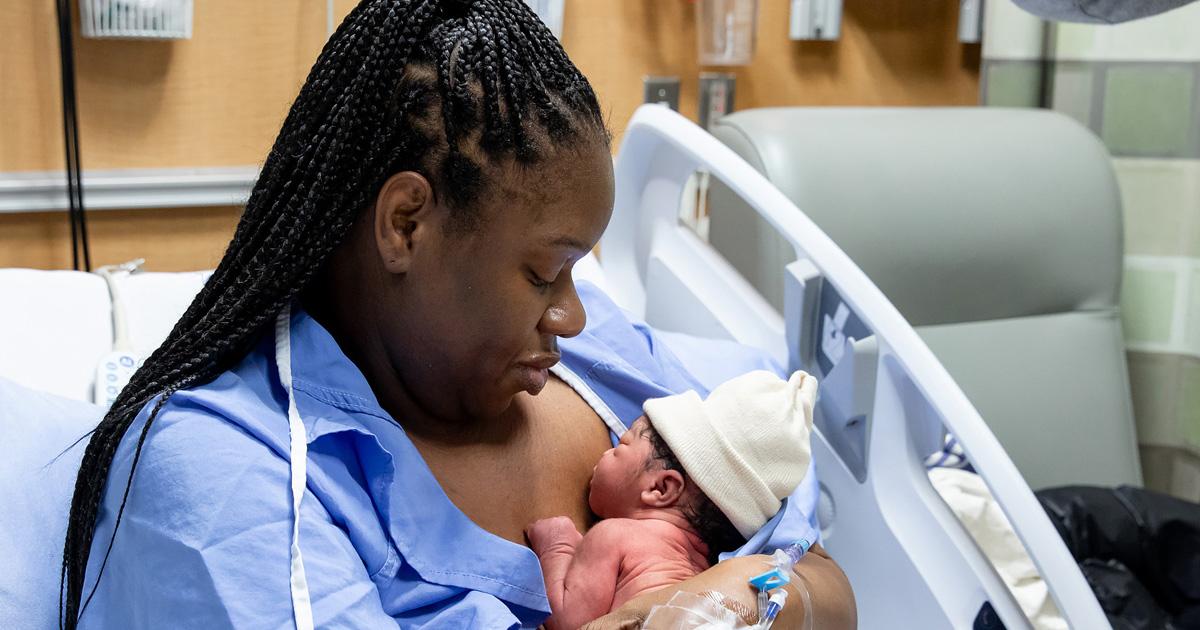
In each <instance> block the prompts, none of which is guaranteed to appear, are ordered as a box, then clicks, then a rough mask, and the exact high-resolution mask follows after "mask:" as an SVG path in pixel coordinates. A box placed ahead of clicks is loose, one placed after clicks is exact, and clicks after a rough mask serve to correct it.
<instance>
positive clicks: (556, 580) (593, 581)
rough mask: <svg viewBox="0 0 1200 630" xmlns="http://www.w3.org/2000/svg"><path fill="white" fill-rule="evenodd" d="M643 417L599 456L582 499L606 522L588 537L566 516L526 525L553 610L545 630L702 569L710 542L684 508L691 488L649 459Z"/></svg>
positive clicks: (575, 622) (579, 621)
mask: <svg viewBox="0 0 1200 630" xmlns="http://www.w3.org/2000/svg"><path fill="white" fill-rule="evenodd" d="M648 429H650V424H649V422H648V421H647V420H646V418H645V417H644V416H643V417H642V418H639V419H638V420H637V422H634V423H633V425H632V426H631V427H630V428H629V430H628V431H626V432H625V434H624V435H622V436H621V441H620V442H619V443H618V444H617V445H616V446H615V447H613V448H611V449H609V450H608V451H606V452H605V453H604V455H603V456H601V457H600V462H599V463H597V464H596V468H595V471H594V472H593V473H592V482H591V486H590V488H589V490H588V503H589V504H590V505H591V508H592V511H593V512H595V513H596V515H597V516H600V517H601V518H603V519H604V520H602V521H600V522H598V523H596V525H594V526H593V527H592V528H591V529H590V530H588V533H587V535H581V534H580V533H579V531H578V530H576V529H575V524H574V523H573V522H572V521H571V519H569V518H567V517H565V516H560V517H554V518H547V519H542V520H540V521H537V522H535V523H533V524H532V525H530V526H529V527H528V528H526V530H525V535H526V536H527V537H528V538H529V545H530V547H532V548H533V551H534V552H536V553H537V555H538V558H539V559H540V560H541V564H542V573H543V575H544V576H545V580H546V594H547V596H548V597H549V599H550V609H551V612H552V615H551V617H550V619H548V620H547V621H546V624H545V625H546V628H547V629H548V630H560V629H574V628H578V627H580V626H582V625H583V624H585V623H587V622H589V621H591V620H593V619H596V618H597V617H600V616H603V615H604V614H606V613H608V612H609V611H611V610H613V609H615V608H617V607H619V606H620V605H621V604H624V603H625V602H627V601H629V600H630V599H633V598H634V597H637V596H638V595H640V594H642V593H645V592H648V591H652V590H656V589H659V588H662V587H664V586H669V585H671V584H676V583H679V582H682V581H684V580H686V579H688V578H690V577H692V576H694V575H696V574H698V573H700V572H701V571H704V570H705V569H707V568H708V561H707V560H706V557H707V556H708V547H707V546H706V545H705V544H704V542H703V541H702V540H701V539H700V537H699V536H698V535H697V534H696V532H695V531H694V530H693V529H692V527H691V526H690V525H689V524H688V522H687V519H686V518H685V516H684V511H683V508H684V507H685V506H686V505H688V504H689V502H690V501H691V499H692V497H693V496H694V494H693V493H695V492H698V491H699V490H698V489H696V488H694V487H688V486H690V485H691V484H687V483H686V482H685V481H684V478H683V475H682V474H680V473H679V471H675V470H664V469H663V467H662V465H661V463H660V462H659V461H658V460H657V459H655V457H654V447H653V446H652V445H651V443H650V439H649V437H648V434H647V430H648Z"/></svg>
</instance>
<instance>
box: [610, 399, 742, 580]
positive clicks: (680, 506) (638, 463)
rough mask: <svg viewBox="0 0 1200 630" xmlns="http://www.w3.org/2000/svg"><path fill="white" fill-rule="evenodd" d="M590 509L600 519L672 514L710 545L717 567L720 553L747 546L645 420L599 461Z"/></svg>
mask: <svg viewBox="0 0 1200 630" xmlns="http://www.w3.org/2000/svg"><path fill="white" fill-rule="evenodd" d="M588 503H590V504H591V507H592V511H593V512H595V513H596V515H597V516H600V517H602V518H622V517H629V516H632V515H634V514H637V513H639V512H646V511H650V510H675V511H677V512H678V513H679V514H680V515H681V516H683V518H685V519H686V520H687V523H688V525H689V526H691V528H692V531H694V532H695V533H696V535H698V536H699V537H700V539H701V540H703V541H704V542H705V544H706V545H708V548H709V550H710V554H709V555H710V558H709V561H710V562H715V558H714V557H715V555H716V554H717V553H719V552H720V551H728V550H730V549H735V548H737V547H739V546H741V545H742V544H743V543H745V542H746V539H745V538H743V537H742V535H741V534H739V533H738V530H737V528H736V527H734V526H733V523H730V522H729V518H728V517H726V516H725V514H724V513H723V512H721V508H719V507H717V505H716V504H715V503H713V502H712V500H711V499H709V498H708V496H706V495H705V494H704V492H702V491H701V490H700V489H699V487H697V486H696V484H695V482H693V481H692V480H691V479H690V478H689V477H688V474H687V471H686V470H684V468H683V465H682V464H680V463H679V459H677V458H676V457H675V454H674V453H672V452H671V447H669V446H667V443H666V442H665V441H664V440H663V439H662V436H661V435H659V434H658V432H657V431H655V430H654V425H653V424H651V422H650V420H649V418H647V417H646V416H644V415H643V416H642V417H640V418H638V419H637V421H636V422H634V423H633V424H632V425H630V427H629V430H628V431H626V432H625V434H624V435H622V436H621V441H620V442H619V443H617V445H616V446H615V447H613V448H611V449H609V450H608V451H607V452H605V453H604V455H603V456H601V457H600V462H599V463H597V464H596V469H595V471H594V472H593V473H592V483H591V487H590V488H589V491H588Z"/></svg>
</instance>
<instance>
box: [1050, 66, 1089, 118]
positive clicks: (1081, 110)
mask: <svg viewBox="0 0 1200 630" xmlns="http://www.w3.org/2000/svg"><path fill="white" fill-rule="evenodd" d="M1093 74H1094V72H1093V69H1092V67H1091V66H1089V65H1087V64H1081V63H1056V64H1054V87H1053V90H1052V92H1051V96H1050V102H1051V103H1052V104H1053V107H1054V109H1056V110H1058V111H1060V112H1062V113H1064V114H1066V115H1068V116H1070V117H1071V118H1074V119H1075V120H1078V121H1079V123H1080V124H1082V125H1083V126H1085V127H1092V126H1094V124H1095V123H1093V122H1092V101H1093V100H1094V97H1093V94H1092V92H1093V83H1094V80H1093Z"/></svg>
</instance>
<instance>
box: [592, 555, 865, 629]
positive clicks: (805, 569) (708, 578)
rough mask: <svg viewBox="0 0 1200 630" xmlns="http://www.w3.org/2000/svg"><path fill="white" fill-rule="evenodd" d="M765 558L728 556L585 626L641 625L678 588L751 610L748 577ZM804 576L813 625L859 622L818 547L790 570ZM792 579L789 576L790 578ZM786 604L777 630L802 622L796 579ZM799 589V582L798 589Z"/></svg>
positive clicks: (762, 567)
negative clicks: (716, 596)
mask: <svg viewBox="0 0 1200 630" xmlns="http://www.w3.org/2000/svg"><path fill="white" fill-rule="evenodd" d="M767 559H768V556H764V555H756V556H744V557H741V558H730V559H728V560H726V561H724V562H721V563H720V564H717V565H716V566H714V567H712V568H710V569H708V570H707V571H705V572H703V573H701V574H699V575H696V576H695V577H692V578H690V579H688V580H685V581H683V582H680V583H679V584H676V585H674V586H671V587H668V588H663V589H659V590H657V591H653V592H650V593H646V594H644V595H641V596H639V597H636V598H634V599H631V600H629V601H628V602H626V603H625V604H624V605H623V606H621V607H620V608H618V609H616V610H614V611H612V612H611V613H609V614H607V615H604V616H603V617H600V618H599V619H596V620H595V621H592V622H591V623H589V624H587V625H585V626H584V628H586V630H618V629H620V630H624V629H627V628H640V627H641V625H642V622H643V621H645V619H646V616H647V615H649V614H650V608H652V607H653V606H655V605H660V604H665V603H667V601H668V600H670V599H671V596H673V595H674V594H675V593H677V592H680V591H685V592H690V593H703V592H705V591H715V592H717V593H721V594H723V595H725V596H726V597H727V598H728V599H731V600H733V601H736V602H740V603H741V604H742V605H743V606H745V607H746V608H747V609H748V610H756V609H757V607H758V603H757V601H756V598H755V596H756V592H755V590H754V588H753V587H751V586H750V584H749V579H750V578H751V577H753V576H755V575H758V574H760V573H762V572H763V571H766V570H767V568H768V567H769V566H770V565H769V564H768V562H767ZM792 570H793V571H794V572H795V573H796V575H798V576H799V577H800V578H802V579H803V582H804V585H805V586H807V588H808V592H809V596H810V597H811V601H812V611H811V613H812V617H813V627H814V628H821V629H822V630H825V629H833V630H840V629H843V628H844V629H847V630H849V629H852V628H855V627H857V625H858V612H857V609H856V608H855V605H854V593H853V591H851V589H850V582H849V581H847V580H846V575H845V574H844V573H842V570H841V569H840V568H839V567H838V566H837V563H836V562H834V561H833V560H832V559H830V557H829V554H827V553H826V552H825V550H824V549H823V548H821V546H820V545H813V547H812V549H810V550H809V551H808V553H806V554H804V557H802V558H801V559H800V562H798V563H796V566H795V567H793V569H792ZM793 577H794V576H793ZM785 588H787V589H788V590H789V591H790V592H789V594H788V600H787V605H786V606H784V608H783V611H782V612H780V614H779V617H778V618H777V619H776V621H775V626H774V627H776V628H800V627H802V624H803V623H804V616H805V610H804V603H803V602H804V601H805V598H804V597H801V596H800V594H799V592H797V591H796V588H797V587H796V583H795V581H793V583H792V584H789V585H788V586H786V587H785ZM801 588H803V586H802V587H801Z"/></svg>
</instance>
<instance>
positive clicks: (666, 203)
mask: <svg viewBox="0 0 1200 630" xmlns="http://www.w3.org/2000/svg"><path fill="white" fill-rule="evenodd" d="M697 171H703V172H706V173H709V174H710V176H711V177H713V178H716V179H718V180H720V181H721V182H723V183H724V184H725V185H726V186H728V188H729V189H730V190H731V191H732V192H734V193H736V194H737V195H738V196H739V197H740V198H741V199H743V200H744V201H745V203H746V204H747V207H749V208H751V209H752V210H753V212H754V213H755V214H756V216H759V217H761V218H762V219H763V220H765V221H766V222H767V223H769V224H770V225H771V226H772V227H773V228H774V229H775V230H776V231H777V232H778V233H779V234H780V235H782V238H783V239H784V240H785V242H786V243H787V245H788V246H789V247H790V248H792V250H793V251H794V253H795V257H794V258H795V260H794V262H791V263H789V264H787V265H786V268H785V270H784V272H785V273H784V286H783V291H782V293H781V302H780V303H781V305H782V309H777V308H776V307H775V306H772V304H771V303H770V302H769V301H768V299H767V298H765V297H764V296H763V295H762V294H761V292H760V291H759V290H756V289H755V288H754V286H753V285H752V284H751V283H750V282H748V281H747V280H746V279H745V278H744V277H743V276H742V275H741V274H739V273H738V272H737V271H736V270H735V269H734V267H733V266H732V265H731V264H730V263H729V262H728V261H727V260H726V259H725V258H724V257H722V256H721V255H720V254H718V253H717V251H716V250H715V249H713V248H712V247H711V246H710V245H709V244H708V243H706V242H705V241H704V240H703V239H701V238H700V237H699V236H697V235H696V233H695V232H694V231H693V230H692V229H691V228H689V227H688V226H686V225H684V224H682V223H681V222H680V220H679V203H680V199H681V196H682V195H683V193H684V190H685V189H686V188H687V186H688V182H689V181H690V180H692V179H693V176H694V174H695V173H696V172H697ZM616 181H617V191H616V203H615V208H614V214H613V218H612V222H611V224H610V226H609V229H608V231H607V232H606V233H605V235H604V237H603V238H602V241H601V246H600V251H601V261H600V264H599V265H597V264H596V261H595V260H593V259H591V258H589V259H586V260H585V261H584V262H581V264H580V266H579V272H580V273H579V274H577V275H578V276H581V277H583V278H590V279H593V280H594V281H595V282H596V283H597V284H599V285H600V286H601V287H602V288H605V289H606V290H607V291H608V292H609V293H610V295H612V297H613V298H614V299H615V300H616V301H617V302H618V303H619V304H621V305H622V306H624V307H625V308H627V309H628V310H630V311H632V312H634V313H635V314H637V315H640V316H642V317H644V318H645V319H646V320H647V321H648V322H649V323H650V324H651V325H653V326H656V327H659V328H661V329H663V330H669V331H676V332H681V333H688V334H691V335H695V336H700V337H709V338H722V339H733V340H736V341H739V342H741V343H745V344H748V345H751V346H756V347H759V348H762V349H763V350H765V351H767V352H769V353H771V354H772V356H773V357H774V358H775V359H776V360H777V361H778V362H779V363H780V364H781V365H786V366H788V367H790V368H803V369H806V370H809V371H811V372H814V373H816V374H818V375H819V376H821V378H822V381H823V385H822V392H821V399H820V401H819V409H818V414H817V416H818V420H817V423H818V427H817V431H816V433H815V437H814V445H813V452H814V458H815V460H816V463H817V467H818V470H819V474H820V479H821V504H820V510H819V512H820V518H821V526H822V535H823V539H824V540H823V543H824V544H825V546H826V548H827V549H829V551H830V552H831V553H832V554H833V556H834V557H835V558H836V559H837V561H838V562H839V563H840V564H841V566H842V567H843V568H844V569H845V570H846V572H847V574H848V576H849V578H850V581H851V583H852V585H853V587H854V590H855V595H856V599H857V602H858V610H859V619H860V625H861V627H864V628H894V627H901V628H950V627H953V628H961V627H972V626H974V627H998V626H996V625H995V620H996V618H998V619H999V620H1000V621H1002V622H1003V624H1004V626H1005V627H1007V628H1022V627H1029V624H1028V621H1027V620H1026V619H1025V617H1024V615H1023V614H1022V613H1021V611H1020V609H1019V607H1018V606H1017V604H1016V602H1015V600H1014V599H1013V597H1012V595H1010V593H1009V591H1008V590H1007V589H1006V587H1005V585H1004V584H1003V582H1002V581H1001V580H1000V578H999V577H998V575H997V573H996V571H995V570H994V569H993V568H992V566H991V564H990V563H989V561H988V560H987V558H985V557H984V555H983V554H982V553H981V552H980V550H979V549H978V547H977V546H976V545H975V544H974V543H973V542H972V540H971V538H970V536H969V535H968V533H967V532H966V531H965V530H964V528H963V527H962V526H961V525H960V524H959V522H958V521H957V520H956V519H955V517H954V515H953V514H952V513H951V511H950V509H949V508H948V507H947V506H946V504H945V503H944V502H943V501H942V500H941V499H940V498H939V496H938V495H937V493H936V492H935V491H934V489H933V488H932V487H931V485H930V483H929V480H928V477H927V476H926V474H925V468H924V466H923V459H924V457H925V456H926V455H927V454H928V453H929V452H930V451H931V450H933V449H934V448H936V447H937V446H938V445H940V441H941V439H942V436H943V435H944V432H945V430H949V431H950V432H952V433H953V434H954V435H955V436H956V437H957V439H958V440H959V441H960V442H961V443H962V445H963V446H964V448H965V450H966V453H967V455H968V456H969V458H970V460H971V462H972V463H973V464H974V466H975V468H976V470H977V471H978V472H979V474H980V475H981V476H982V478H983V479H984V480H985V481H986V482H987V484H988V486H989V487H990V489H991V490H992V492H993V494H994V495H995V497H996V499H997V500H998V502H999V503H1000V505H1001V506H1002V508H1003V510H1004V512H1005V514H1006V515H1007V516H1008V518H1009V519H1010V520H1011V521H1012V523H1013V525H1014V527H1015V529H1016V531H1017V533H1018V535H1019V536H1020V539H1021V540H1022V541H1023V542H1024V544H1025V546H1026V548H1027V549H1028V550H1029V552H1030V555H1031V556H1032V557H1033V559H1034V561H1035V563H1036V564H1037V566H1038V568H1039V570H1040V571H1041V573H1042V575H1043V577H1044V578H1045V580H1046V583H1047V584H1048V586H1049V589H1050V591H1051V593H1052V594H1053V597H1054V599H1055V601H1056V602H1057V604H1058V607H1059V608H1060V610H1061V611H1062V613H1063V616H1064V617H1065V618H1066V619H1067V621H1068V622H1069V623H1070V624H1071V626H1072V627H1076V628H1102V627H1107V625H1108V624H1107V621H1106V620H1105V617H1104V615H1103V613H1102V611H1101V610H1100V608H1099V606H1098V604H1097V603H1096V600H1095V598H1094V597H1093V596H1092V593H1091V591H1090V590H1089V588H1088V586H1087V584H1086V583H1085V581H1084V579H1083V577H1082V575H1081V574H1080V573H1079V571H1078V570H1077V568H1076V565H1075V562H1074V560H1073V559H1072V558H1071V557H1070V555H1069V554H1068V552H1067V550H1066V548H1065V546H1064V545H1063V543H1062V541H1061V540H1060V539H1059V538H1058V536H1057V534H1056V532H1055V531H1054V529H1053V527H1052V526H1051V524H1050V522H1049V520H1048V519H1047V518H1046V516H1045V515H1044V513H1043V512H1042V510H1041V508H1040V506H1039V505H1038V503H1037V501H1036V500H1035V498H1034V496H1033V494H1032V493H1031V491H1030V489H1029V487H1028V486H1027V485H1026V483H1025V481H1024V480H1023V479H1022V477H1021V475H1020V473H1019V472H1018V471H1017V468H1016V467H1015V466H1014V465H1013V463H1012V461H1011V460H1010V459H1009V457H1008V455H1007V454H1006V453H1005V451H1004V449H1003V448H1002V447H1001V446H1000V444H999V443H998V442H997V440H996V438H995V437H994V436H993V434H992V433H991V431H989V429H988V427H987V426H986V425H985V424H984V422H983V420H982V419H981V417H980V415H979V413H978V412H977V411H976V409H975V408H974V407H973V406H972V405H971V403H970V402H969V401H968V399H967V397H966V396H965V395H964V394H963V392H962V391H961V390H960V389H959V386H958V385H957V384H956V383H955V381H954V380H953V379H952V378H951V377H950V375H949V374H948V373H947V372H946V370H945V369H944V368H943V366H942V364H941V363H939V361H938V360H937V359H936V358H935V356H934V355H933V353H932V352H931V351H930V350H929V348H928V347H927V346H926V344H925V343H924V342H923V341H922V340H921V338H920V337H918V335H917V334H916V332H915V331H914V330H913V328H912V327H911V326H910V325H909V324H908V323H907V322H906V321H905V320H904V318H903V317H902V316H901V315H900V313H899V312H898V311H897V310H896V308H895V307H894V306H893V305H892V304H891V303H890V302H889V301H888V300H887V299H886V298H885V297H884V294H883V293H881V292H880V290H879V288H877V287H876V286H875V285H874V284H873V283H872V282H871V281H870V280H868V278H867V276H866V275H864V273H863V272H862V271H861V270H860V269H859V268H858V267H857V266H856V265H855V264H854V263H853V262H852V261H851V260H850V259H849V258H848V257H847V256H846V254H845V253H843V251H842V250H841V249H839V248H838V247H837V246H836V245H835V244H834V242H833V241H832V240H830V238H829V237H828V236H826V234H825V233H823V232H822V231H821V230H820V229H818V228H817V226H816V225H815V224H814V223H813V222H812V221H811V220H810V219H809V218H808V217H807V216H806V215H805V214H804V213H803V212H801V211H800V210H799V209H797V208H796V207H795V205H793V203H792V202H791V201H789V199H788V198H787V197H786V196H784V195H783V194H782V193H781V192H780V191H779V190H778V189H777V188H776V187H775V186H772V185H771V184H770V183H769V182H768V180H767V179H765V178H764V177H763V176H762V175H761V174H760V173H758V172H757V171H756V170H755V169H754V168H752V167H751V166H750V165H748V164H747V163H746V162H745V161H744V160H742V159H741V158H739V157H738V156H737V155H736V154H735V153H734V152H733V151H731V150H730V149H729V148H727V147H726V146H725V145H723V144H721V143H720V142H719V141H718V140H716V139H715V138H714V137H713V136H711V135H709V134H707V133H705V132H704V131H702V130H700V129H699V128H698V127H696V126H694V125H693V124H691V123H690V122H688V121H687V120H686V119H684V118H682V117H680V116H679V115H677V114H675V113H673V112H671V111H670V110H668V109H665V108H661V107H655V106H651V107H644V108H642V109H640V110H639V111H638V112H637V114H636V115H635V116H634V118H633V120H632V122H631V123H630V125H629V127H628V129H627V131H626V133H625V137H624V140H623V143H622V147H621V150H620V153H619V155H618V159H617V165H616ZM204 278H205V274H203V273H193V274H151V273H145V274H134V275H131V276H122V277H120V278H119V279H118V282H119V283H121V284H120V287H121V290H120V291H119V294H120V296H121V301H122V302H123V304H124V308H125V310H126V311H127V312H128V313H129V314H130V315H129V318H128V319H129V321H128V325H129V328H130V329H131V331H132V334H131V337H132V346H133V349H134V351H135V352H137V353H140V354H142V356H145V355H146V354H148V351H149V350H150V349H152V348H153V347H154V345H156V343H157V340H160V339H161V338H162V337H163V336H165V334H166V333H167V331H168V330H169V328H170V325H171V324H172V323H173V321H174V318H175V317H177V316H178V313H180V312H182V310H183V307H184V306H186V303H187V301H188V300H190V298H191V296H192V295H194V293H195V292H196V291H197V290H198V289H199V287H200V286H201V284H202V283H203V281H204ZM0 292H2V293H3V294H4V295H7V296H12V297H16V296H21V297H20V298H18V299H19V303H20V308H12V307H8V308H4V309H0V348H3V349H4V351H3V352H0V376H4V377H6V378H11V379H13V380H16V381H18V382H20V383H23V384H25V385H27V386H30V387H34V388H37V389H41V390H45V391H51V392H54V393H57V394H60V395H63V396H66V397H70V398H77V399H84V398H87V397H89V396H90V394H91V388H92V381H93V380H94V377H93V374H94V370H95V366H96V363H97V361H99V359H100V358H101V357H102V356H104V353H105V352H107V351H108V350H109V349H110V347H111V344H112V342H113V339H114V336H113V329H112V326H111V324H112V319H111V317H110V315H111V309H112V295H111V291H110V288H109V287H108V286H106V285H105V283H104V281H103V280H102V279H100V278H98V277H97V276H94V275H88V274H80V273H75V272H35V271H28V270H0ZM64 296H69V297H66V298H64ZM55 575H57V572H55ZM989 624H991V625H989Z"/></svg>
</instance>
